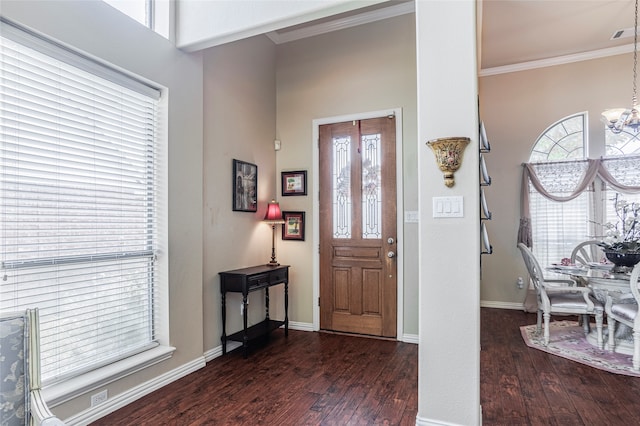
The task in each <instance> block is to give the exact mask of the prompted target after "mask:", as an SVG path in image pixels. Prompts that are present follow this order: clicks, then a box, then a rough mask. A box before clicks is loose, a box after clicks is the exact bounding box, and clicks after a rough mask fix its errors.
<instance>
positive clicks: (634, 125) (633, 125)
mask: <svg viewBox="0 0 640 426" xmlns="http://www.w3.org/2000/svg"><path fill="white" fill-rule="evenodd" d="M635 17H636V18H635V25H634V31H633V97H632V98H631V109H626V108H614V109H608V110H606V111H604V112H603V113H602V120H603V121H604V122H605V123H606V124H607V127H609V129H610V130H611V131H612V132H613V133H620V132H622V131H623V130H624V129H625V128H627V129H631V130H633V131H634V132H636V133H638V131H639V130H640V114H639V113H638V108H640V106H638V99H637V97H636V92H637V87H636V79H637V75H638V74H637V72H636V68H637V66H638V0H636V9H635Z"/></svg>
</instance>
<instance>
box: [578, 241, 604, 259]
mask: <svg viewBox="0 0 640 426" xmlns="http://www.w3.org/2000/svg"><path fill="white" fill-rule="evenodd" d="M599 243H600V241H598V240H588V241H583V242H581V243H580V244H578V245H577V246H575V248H574V249H573V251H572V252H571V263H575V264H576V265H588V264H589V263H591V262H599V261H600V259H599V258H598V253H600V252H601V251H602V250H600V247H599V246H598V244H599Z"/></svg>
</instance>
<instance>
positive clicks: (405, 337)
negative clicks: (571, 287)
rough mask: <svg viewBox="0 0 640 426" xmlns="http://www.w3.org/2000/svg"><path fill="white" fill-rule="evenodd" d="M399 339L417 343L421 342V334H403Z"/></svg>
mask: <svg viewBox="0 0 640 426" xmlns="http://www.w3.org/2000/svg"><path fill="white" fill-rule="evenodd" d="M399 340H400V341H401V342H404V343H415V344H416V345H417V344H418V343H420V336H419V335H417V334H403V335H402V338H400V339H399Z"/></svg>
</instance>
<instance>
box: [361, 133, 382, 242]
mask: <svg viewBox="0 0 640 426" xmlns="http://www.w3.org/2000/svg"><path fill="white" fill-rule="evenodd" d="M381 217H382V192H381V181H380V134H379V133H378V134H375V135H363V136H362V238H365V239H371V238H373V239H375V238H381V236H382V222H381Z"/></svg>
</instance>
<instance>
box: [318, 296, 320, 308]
mask: <svg viewBox="0 0 640 426" xmlns="http://www.w3.org/2000/svg"><path fill="white" fill-rule="evenodd" d="M318 306H320V298H319V297H318Z"/></svg>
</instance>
